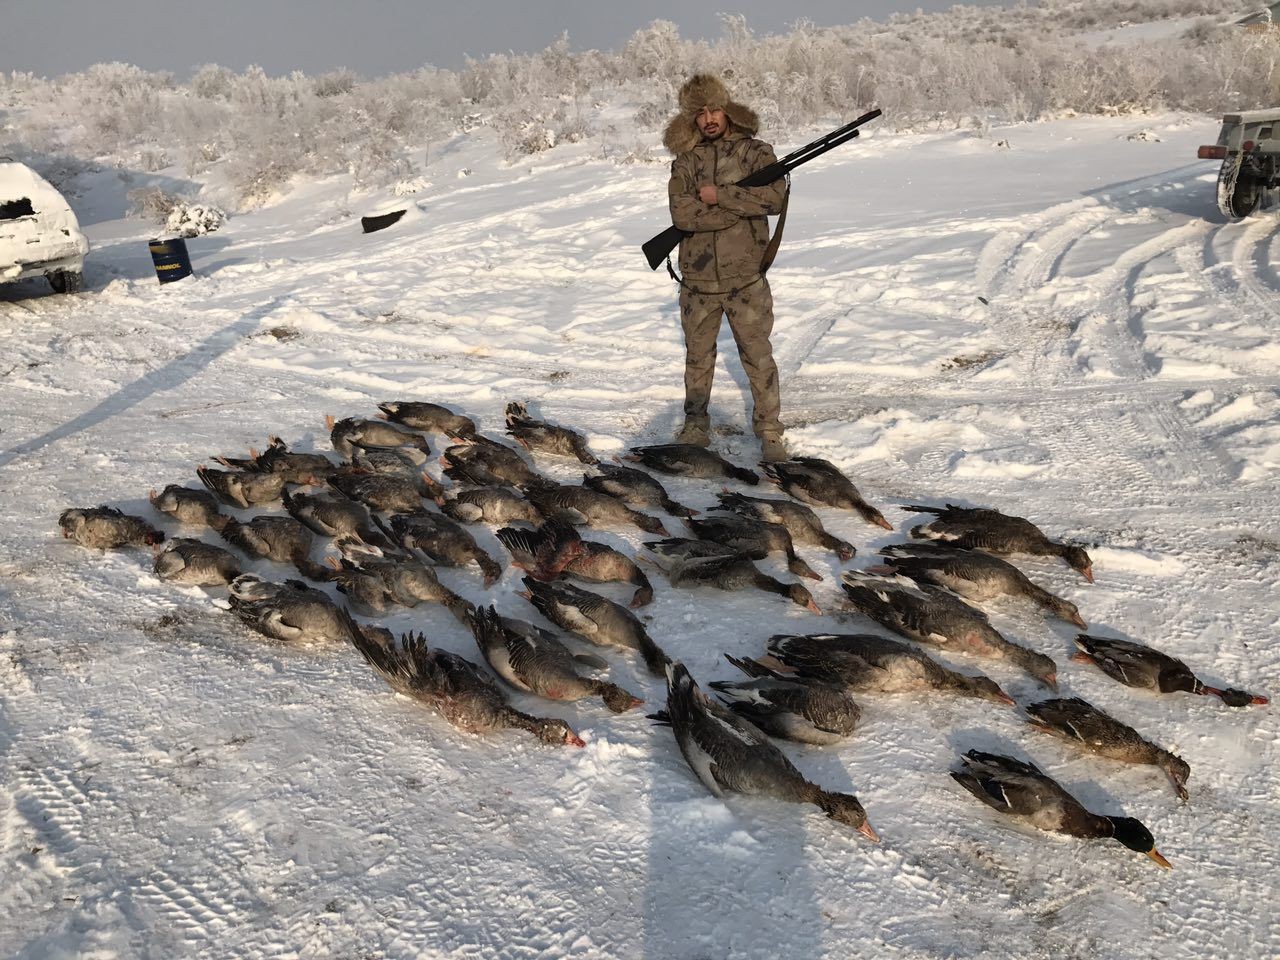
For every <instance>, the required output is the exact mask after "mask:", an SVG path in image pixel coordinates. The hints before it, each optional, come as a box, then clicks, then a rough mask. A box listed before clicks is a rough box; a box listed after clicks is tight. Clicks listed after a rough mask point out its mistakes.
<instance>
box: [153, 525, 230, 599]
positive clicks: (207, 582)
mask: <svg viewBox="0 0 1280 960" xmlns="http://www.w3.org/2000/svg"><path fill="white" fill-rule="evenodd" d="M153 569H154V570H155V573H156V576H157V577H159V578H160V579H161V580H163V581H164V582H165V583H179V584H182V585H183V586H188V587H224V586H226V585H227V584H228V583H230V582H231V581H232V580H234V579H235V578H236V577H238V576H240V561H239V560H237V559H236V558H235V557H234V556H232V555H231V554H230V553H229V552H228V551H226V550H223V549H222V548H221V547H219V546H215V545H214V544H212V543H205V542H204V541H202V540H192V539H189V538H187V537H175V538H174V539H172V540H170V541H169V542H168V543H166V544H165V545H164V549H163V550H161V551H160V552H159V553H158V554H156V559H155V564H154V567H153Z"/></svg>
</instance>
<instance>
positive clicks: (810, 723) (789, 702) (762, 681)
mask: <svg viewBox="0 0 1280 960" xmlns="http://www.w3.org/2000/svg"><path fill="white" fill-rule="evenodd" d="M724 658H725V659H726V660H728V661H729V662H730V663H731V664H733V665H734V666H735V667H737V668H738V669H739V670H741V671H742V672H743V673H745V674H746V675H747V676H748V677H751V678H752V679H750V680H713V681H711V683H709V684H707V686H709V687H711V688H712V689H713V690H715V691H716V695H717V696H718V697H719V698H720V699H721V700H722V701H723V702H724V704H725V706H727V707H728V708H729V709H730V710H732V711H733V712H734V713H736V714H738V715H739V716H740V717H744V718H746V719H747V720H749V721H750V722H751V723H753V724H755V725H756V726H757V727H759V728H760V729H761V730H763V731H764V732H765V733H767V734H769V735H770V736H771V737H780V738H782V739H783V740H794V741H795V742H797V743H812V744H818V745H826V744H832V743H839V742H840V741H841V740H844V739H846V738H847V737H849V736H850V735H851V734H852V733H853V732H854V729H855V728H856V727H857V725H858V722H859V721H860V720H861V719H862V708H861V707H859V706H858V704H857V702H856V701H855V700H854V699H853V697H851V696H849V694H848V693H846V692H845V691H844V690H843V689H842V688H840V687H838V686H836V685H834V684H830V683H823V682H822V681H820V680H802V679H799V678H798V677H787V676H784V675H783V674H780V673H778V672H777V671H775V670H770V669H769V668H768V667H765V666H764V665H763V664H760V663H757V662H756V661H755V660H739V659H738V658H737V657H731V656H729V655H728V654H727V653H726V654H725V656H724Z"/></svg>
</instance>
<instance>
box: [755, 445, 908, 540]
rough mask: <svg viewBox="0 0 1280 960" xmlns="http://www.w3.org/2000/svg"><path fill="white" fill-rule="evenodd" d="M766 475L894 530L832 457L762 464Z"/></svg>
mask: <svg viewBox="0 0 1280 960" xmlns="http://www.w3.org/2000/svg"><path fill="white" fill-rule="evenodd" d="M762 469H763V470H764V472H765V475H766V476H767V477H768V478H769V479H770V480H771V481H773V482H774V483H776V484H777V485H778V486H780V487H781V488H782V489H783V490H784V491H785V492H786V493H787V494H788V495H789V496H792V497H795V498H796V499H797V500H800V501H801V502H803V503H808V504H812V505H813V506H817V507H824V506H825V507H838V508H839V509H841V510H853V511H855V512H856V513H857V514H858V515H859V516H860V517H862V519H863V520H865V521H867V523H873V524H875V525H876V526H877V527H884V529H886V530H892V529H893V524H891V523H890V522H889V521H888V520H886V519H885V518H884V514H882V513H881V512H880V511H879V510H877V509H876V508H875V507H873V506H871V504H869V503H867V501H866V500H864V499H863V498H862V494H860V493H859V492H858V488H857V487H855V486H854V485H853V481H851V480H850V479H849V478H848V477H846V476H845V475H844V474H843V473H841V472H840V469H839V468H838V467H837V466H836V465H835V464H834V463H832V462H831V461H830V460H823V459H821V458H819V457H792V458H791V459H790V460H782V461H779V462H777V463H765V464H763V465H762Z"/></svg>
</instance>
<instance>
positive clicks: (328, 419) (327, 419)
mask: <svg viewBox="0 0 1280 960" xmlns="http://www.w3.org/2000/svg"><path fill="white" fill-rule="evenodd" d="M337 422H338V421H337V420H335V419H333V415H332V414H330V415H328V416H326V417H325V418H324V425H325V426H326V427H328V428H329V429H330V430H332V429H333V425H334V424H335V423H337Z"/></svg>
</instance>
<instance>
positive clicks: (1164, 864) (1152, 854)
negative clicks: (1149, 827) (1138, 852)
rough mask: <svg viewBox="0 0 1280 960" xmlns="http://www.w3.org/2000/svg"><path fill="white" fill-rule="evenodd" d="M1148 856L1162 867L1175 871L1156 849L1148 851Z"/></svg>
mask: <svg viewBox="0 0 1280 960" xmlns="http://www.w3.org/2000/svg"><path fill="white" fill-rule="evenodd" d="M1147 856H1148V857H1150V858H1151V859H1152V860H1154V861H1155V862H1156V863H1158V864H1160V866H1162V867H1164V868H1165V869H1166V870H1172V869H1173V864H1172V863H1170V862H1169V861H1168V860H1166V859H1165V858H1164V857H1163V856H1161V854H1160V851H1159V850H1157V849H1155V848H1154V847H1152V848H1151V849H1150V850H1148V851H1147Z"/></svg>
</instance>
